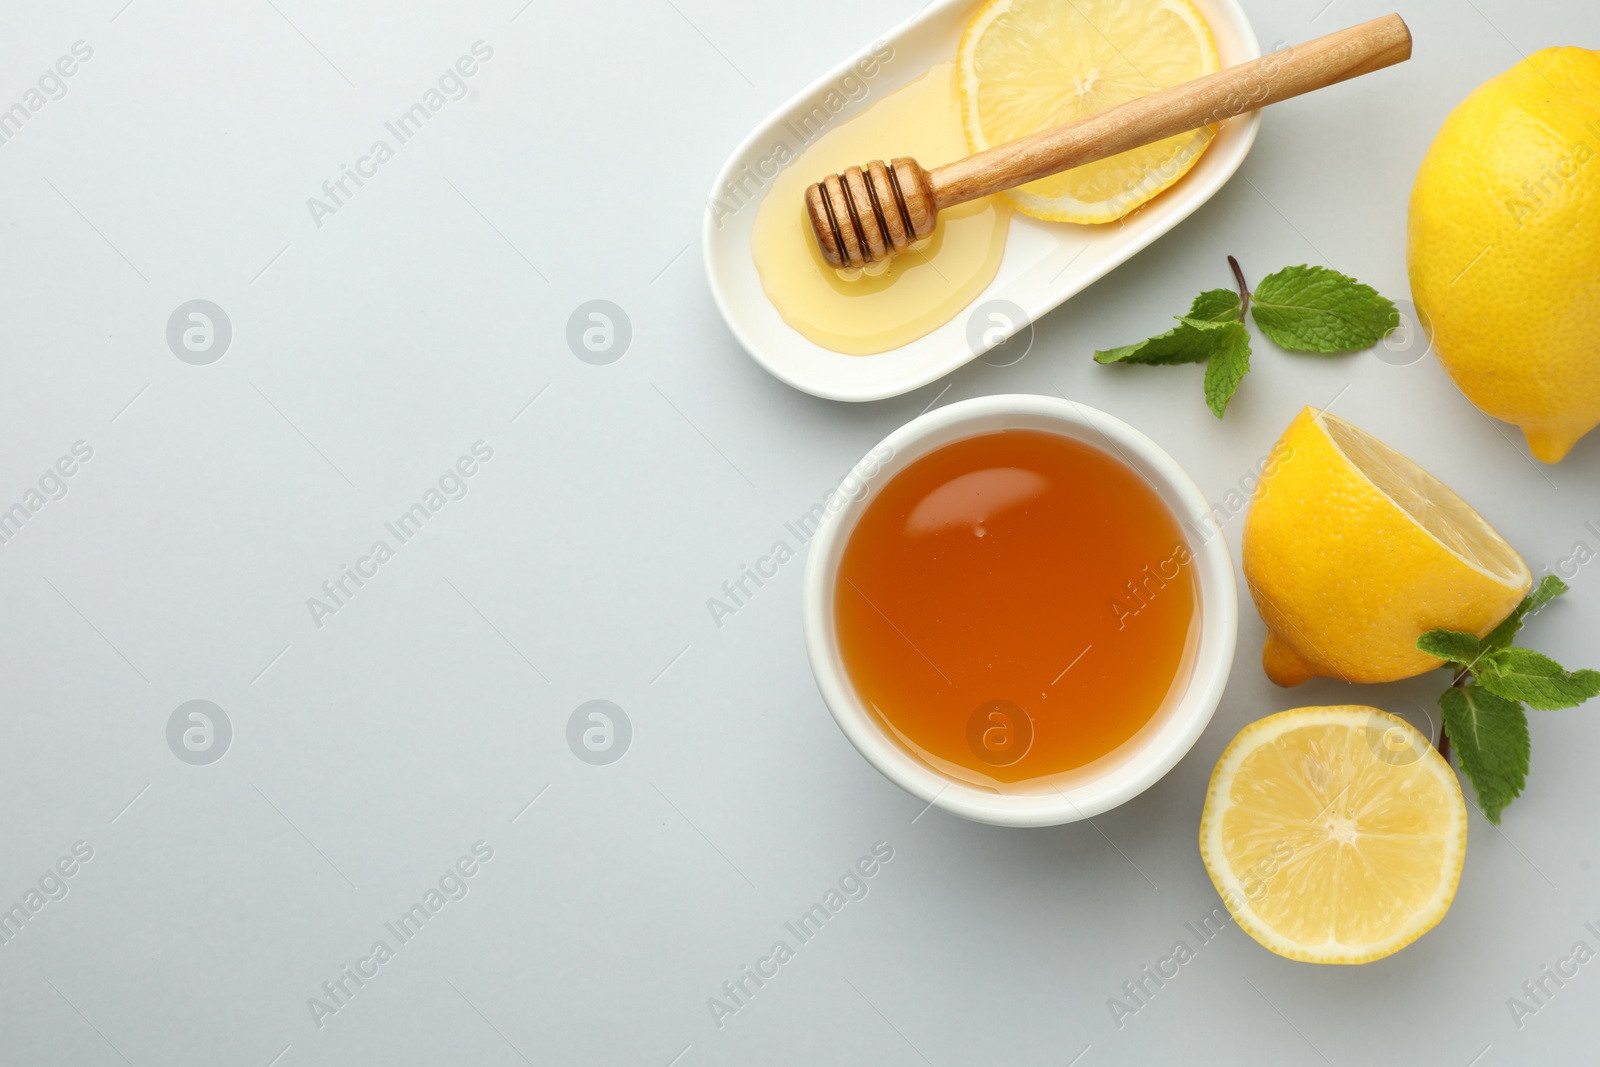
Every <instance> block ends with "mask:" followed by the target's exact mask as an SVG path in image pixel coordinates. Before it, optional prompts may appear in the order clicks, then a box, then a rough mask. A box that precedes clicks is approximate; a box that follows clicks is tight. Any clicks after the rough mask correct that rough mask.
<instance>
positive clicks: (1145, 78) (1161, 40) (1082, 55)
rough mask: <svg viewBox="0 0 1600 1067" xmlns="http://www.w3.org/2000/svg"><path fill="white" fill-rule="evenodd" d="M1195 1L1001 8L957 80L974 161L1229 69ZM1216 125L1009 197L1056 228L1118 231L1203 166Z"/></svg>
mask: <svg viewBox="0 0 1600 1067" xmlns="http://www.w3.org/2000/svg"><path fill="white" fill-rule="evenodd" d="M1218 65H1219V62H1218V59H1217V46H1216V42H1215V41H1214V40H1213V39H1212V37H1211V27H1210V26H1208V25H1206V20H1205V18H1204V17H1203V16H1202V15H1201V14H1200V12H1199V11H1198V10H1196V9H1195V6H1194V5H1193V4H1191V3H1190V2H1189V0H990V2H989V3H988V4H986V5H984V7H983V8H982V9H981V10H980V11H979V12H978V13H977V14H976V15H974V16H973V18H972V21H971V22H970V23H969V24H968V25H967V29H966V32H965V33H964V34H963V35H962V37H961V47H960V50H959V52H958V53H957V58H956V77H957V79H958V84H959V86H960V90H961V121H962V123H963V125H964V126H965V127H966V131H967V144H968V146H969V147H970V148H971V149H972V150H973V151H974V152H981V151H982V150H983V149H985V148H989V147H991V146H993V145H998V144H1005V143H1006V142H1007V141H1014V140H1016V139H1017V138H1019V137H1025V136H1027V135H1028V134H1030V133H1037V132H1038V131H1040V130H1044V129H1048V128H1049V127H1051V126H1059V125H1061V124H1062V123H1064V122H1072V121H1074V120H1076V119H1081V118H1083V117H1085V116H1087V115H1093V114H1094V113H1096V112H1098V111H1104V110H1105V109H1106V108H1109V107H1114V106H1116V105H1117V104H1121V103H1125V102H1127V101H1129V100H1132V99H1134V98H1135V97H1140V96H1145V95H1147V94H1149V93H1153V92H1155V91H1156V90H1158V89H1166V88H1168V87H1170V86H1173V85H1177V84H1179V83H1180V82H1186V81H1191V80H1193V79H1195V78H1199V77H1202V76H1203V75H1206V74H1210V73H1212V72H1214V71H1216V70H1217V68H1218ZM1215 134H1216V127H1215V126H1206V127H1202V128H1200V129H1198V130H1191V131H1189V132H1188V133H1182V134H1178V135H1177V136H1175V137H1168V138H1166V139H1165V140H1162V141H1157V142H1155V143H1154V144H1149V145H1145V146H1144V147H1143V148H1135V149H1132V150H1130V151H1127V152H1123V153H1121V154H1120V155H1115V156H1112V157H1110V158H1109V159H1103V160H1100V161H1099V162H1097V163H1088V164H1085V165H1084V166H1081V167H1076V168H1074V169H1072V170H1069V171H1066V172H1064V173H1062V174H1055V175H1052V176H1050V177H1048V178H1040V179H1039V180H1038V181H1033V182H1029V183H1028V184H1027V185H1024V186H1021V187H1019V188H1017V189H1013V190H1011V191H1010V192H1006V193H1002V194H1000V195H1002V196H1004V197H1005V198H1006V199H1008V200H1010V201H1011V202H1012V204H1014V205H1015V206H1016V207H1017V209H1018V210H1020V211H1022V212H1023V213H1024V214H1027V215H1032V216H1033V217H1034V218H1036V219H1049V220H1051V221H1055V222H1084V223H1103V222H1115V221H1116V220H1117V219H1119V218H1121V217H1122V216H1124V215H1126V214H1128V213H1129V212H1131V211H1133V210H1134V209H1136V208H1138V207H1139V206H1140V205H1141V204H1144V203H1145V202H1146V201H1148V200H1149V199H1150V198H1151V197H1153V196H1155V195H1156V194H1157V193H1159V192H1161V191H1162V190H1163V189H1165V188H1167V187H1168V186H1170V185H1171V184H1172V183H1173V182H1175V181H1177V180H1178V179H1179V178H1181V177H1183V175H1184V174H1185V173H1186V172H1187V171H1188V170H1189V168H1190V167H1192V166H1194V164H1195V161H1196V160H1198V159H1199V158H1200V154H1201V153H1202V152H1204V151H1205V149H1206V146H1207V145H1208V144H1210V143H1211V139H1212V137H1213V136H1215Z"/></svg>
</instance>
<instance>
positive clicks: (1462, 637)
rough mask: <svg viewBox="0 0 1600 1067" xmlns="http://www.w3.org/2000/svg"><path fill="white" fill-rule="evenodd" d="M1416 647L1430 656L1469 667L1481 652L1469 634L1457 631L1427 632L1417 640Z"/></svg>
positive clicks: (1479, 646)
mask: <svg viewBox="0 0 1600 1067" xmlns="http://www.w3.org/2000/svg"><path fill="white" fill-rule="evenodd" d="M1417 647H1418V648H1419V649H1421V650H1422V651H1424V652H1426V653H1427V654H1428V655H1430V656H1438V657H1439V658H1440V659H1443V660H1449V661H1450V662H1451V663H1459V664H1461V665H1462V666H1464V667H1465V666H1470V665H1471V663H1472V662H1473V661H1474V660H1476V659H1477V658H1478V655H1479V654H1480V653H1481V652H1482V651H1483V646H1482V645H1481V644H1479V642H1478V639H1477V638H1476V637H1473V636H1472V635H1471V634H1464V633H1462V632H1460V631H1459V630H1429V631H1428V632H1427V633H1425V634H1423V635H1422V636H1421V637H1419V638H1417Z"/></svg>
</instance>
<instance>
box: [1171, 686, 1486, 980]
mask: <svg viewBox="0 0 1600 1067" xmlns="http://www.w3.org/2000/svg"><path fill="white" fill-rule="evenodd" d="M1466 850H1467V806H1466V802H1465V801H1464V800H1463V799H1462V797H1461V786H1460V784H1459V783H1458V782H1457V781H1456V776H1455V772H1454V771H1452V770H1451V769H1450V765H1449V764H1448V763H1446V762H1445V761H1444V759H1443V758H1442V757H1441V756H1440V755H1439V753H1438V752H1437V751H1435V750H1434V747H1433V745H1432V744H1431V743H1430V742H1429V741H1428V739H1427V738H1426V737H1423V736H1422V734H1421V733H1419V732H1418V731H1417V730H1416V729H1415V728H1414V727H1412V726H1411V725H1410V724H1409V723H1407V722H1406V721H1405V720H1404V719H1401V718H1397V717H1396V716H1393V715H1390V714H1388V713H1387V712H1383V711H1379V710H1378V709H1377V708H1368V707H1359V706H1354V705H1345V706H1341V707H1325V708H1296V709H1294V710H1293V711H1285V712H1280V713H1279V714H1277V715H1270V716H1268V717H1267V718H1265V719H1262V720H1260V721H1259V722H1255V723H1252V724H1250V725H1249V726H1246V727H1245V728H1244V729H1243V730H1241V731H1239V735H1238V736H1237V737H1235V738H1234V739H1233V741H1232V742H1231V743H1229V745H1228V747H1227V749H1226V750H1224V751H1223V753H1222V758H1221V759H1220V760H1218V761H1217V768H1216V770H1215V771H1213V772H1212V774H1211V788H1210V791H1209V792H1208V793H1207V794H1206V806H1205V811H1204V813H1203V814H1202V815H1201V816H1200V858H1201V859H1202V860H1204V861H1205V865H1206V870H1207V871H1208V872H1210V874H1211V881H1212V883H1213V884H1214V885H1215V886H1216V887H1217V892H1218V893H1220V894H1222V901H1223V904H1225V905H1226V906H1227V909H1228V911H1229V912H1230V913H1232V915H1233V917H1234V919H1235V920H1237V921H1238V923H1239V926H1240V927H1241V928H1243V930H1244V931H1245V932H1246V933H1248V934H1249V935H1250V936H1251V937H1253V938H1255V939H1256V940H1257V941H1259V942H1260V943H1261V944H1262V945H1264V946H1266V947H1267V948H1268V949H1271V950H1272V951H1273V952H1276V953H1277V954H1278V955H1280V956H1287V957H1288V958H1289V959H1292V960H1304V961H1306V962H1308V963H1367V962H1370V961H1372V960H1376V959H1381V958H1383V957H1384V956H1387V955H1390V954H1391V953H1394V952H1398V951H1399V950H1400V949H1402V948H1404V947H1405V946H1407V945H1409V944H1411V942H1413V941H1415V940H1416V939H1417V938H1419V937H1421V936H1422V935H1423V934H1425V933H1427V932H1428V931H1429V930H1431V929H1433V927H1434V926H1435V925H1436V924H1437V923H1438V922H1439V920H1440V919H1442V918H1444V914H1445V912H1446V911H1448V910H1449V908H1450V902H1451V901H1452V900H1453V899H1454V898H1455V895H1456V885H1457V883H1458V882H1459V881H1460V880H1461V863H1462V860H1463V859H1464V858H1465V856H1466Z"/></svg>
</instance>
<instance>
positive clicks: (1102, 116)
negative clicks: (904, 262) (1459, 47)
mask: <svg viewBox="0 0 1600 1067" xmlns="http://www.w3.org/2000/svg"><path fill="white" fill-rule="evenodd" d="M1410 58H1411V31H1410V30H1408V29H1407V28H1406V24H1405V22H1404V21H1402V20H1401V18H1400V16H1399V15H1385V16H1383V17H1382V18H1377V19H1373V20H1372V21H1371V22H1363V23H1361V24H1360V25H1359V26H1351V27H1350V28H1348V29H1344V30H1339V31H1338V32H1337V33H1330V34H1328V35H1327V36H1325V37H1318V38H1317V39H1315V40H1313V41H1308V42H1306V43H1305V44H1302V45H1296V46H1293V47H1291V48H1288V49H1285V50H1284V51H1282V52H1274V53H1272V54H1271V55H1266V56H1262V57H1261V58H1260V59H1256V60H1252V61H1251V62H1249V63H1240V64H1238V65H1237V66H1233V67H1228V68H1227V69H1226V70H1219V71H1217V72H1216V73H1215V74H1208V75H1206V76H1205V77H1203V78H1196V79H1195V80H1194V81H1190V82H1184V83H1183V84H1181V85H1174V86H1172V87H1171V88H1170V89H1161V90H1159V91H1157V92H1154V93H1151V94H1149V95H1148V96H1141V97H1139V98H1137V99H1135V100H1129V101H1128V102H1126V103H1123V104H1118V105H1117V106H1116V107H1112V108H1107V109H1106V110H1105V111H1101V112H1098V113H1096V114H1093V115H1090V116H1088V117H1086V118H1082V119H1079V120H1078V121H1076V122H1069V123H1066V124H1064V125H1061V126H1053V127H1051V128H1050V129H1048V130H1041V131H1039V132H1038V133H1035V134H1030V135H1029V136H1027V137H1023V138H1020V139H1018V140H1015V141H1011V142H1009V143H1007V144H1002V145H996V146H994V147H993V148H988V149H985V150H984V151H982V152H979V153H977V154H975V155H970V156H967V157H966V158H965V159H958V160H956V161H955V162H953V163H946V164H945V165H944V166H942V167H935V168H934V169H933V170H931V171H929V170H924V169H923V168H922V167H921V165H919V164H918V163H917V161H916V160H914V159H910V158H908V157H905V156H902V157H900V158H898V159H894V160H891V161H890V162H889V163H888V165H887V166H886V165H885V164H884V162H883V161H882V160H874V161H873V162H871V163H868V164H867V165H866V166H865V167H850V168H848V169H847V170H845V171H844V172H843V173H842V174H830V175H828V176H827V177H826V178H824V179H823V180H822V181H820V182H817V183H815V184H813V185H811V186H809V187H808V188H807V189H806V215H807V216H808V217H809V218H810V219H811V231H812V233H813V234H814V235H815V237H816V239H817V245H818V247H820V248H821V249H822V258H823V259H825V260H827V261H828V263H829V265H831V266H833V267H855V268H859V267H862V266H865V265H866V264H869V263H878V262H881V261H883V260H886V259H888V258H889V257H890V256H892V255H894V254H895V253H896V252H903V251H905V249H907V248H908V247H910V245H911V243H912V242H913V241H917V240H921V239H922V238H924V237H927V236H928V235H929V234H931V233H933V226H934V222H935V220H936V219H937V218H938V215H939V212H940V211H942V210H944V209H945V208H947V207H954V206H955V205H957V204H964V203H966V202H967V201H969V200H977V199H978V198H979V197H984V196H988V195H989V194H991V193H998V192H1001V191H1003V190H1005V189H1014V188H1016V187H1017V186H1019V185H1024V184H1026V183H1028V182H1031V181H1033V180H1035V179H1037V178H1044V177H1048V176H1049V175H1051V174H1059V173H1060V172H1061V171H1064V170H1070V169H1071V168H1073V167H1080V166H1082V165H1084V164H1085V163H1093V162H1095V161H1096V160H1100V159H1105V158H1106V157H1108V156H1114V155H1116V154H1117V153H1119V152H1126V151H1128V150H1129V149H1133V148H1138V147H1140V146H1141V145H1147V144H1150V143H1151V142H1152V141H1159V140H1161V139H1162V138H1163V137H1172V136H1174V135H1176V134H1180V133H1184V132H1186V131H1188V130H1193V129H1198V128H1199V127H1201V126H1206V125H1209V124H1211V123H1213V122H1220V121H1222V120H1223V119H1226V118H1231V117H1233V116H1234V115H1238V114H1241V113H1243V112H1246V111H1254V110H1256V109H1258V108H1263V107H1266V106H1267V105H1268V104H1275V103H1277V102H1278V101H1280V100H1287V99H1289V98H1290V97H1292V96H1299V95H1300V94H1302V93H1308V92H1310V91H1311V90H1313V89H1321V88H1322V87H1323V86H1326V85H1334V84H1336V83H1338V82H1342V81H1345V80H1347V79H1349V78H1354V77H1357V76H1359V75H1362V74H1370V73H1372V72H1373V71H1375V70H1382V69H1383V68H1384V67H1388V66H1392V65H1394V64H1395V63H1400V62H1403V61H1404V60H1407V59H1410Z"/></svg>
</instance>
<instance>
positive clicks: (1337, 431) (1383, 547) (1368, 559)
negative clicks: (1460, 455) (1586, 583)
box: [1244, 408, 1533, 685]
mask: <svg viewBox="0 0 1600 1067" xmlns="http://www.w3.org/2000/svg"><path fill="white" fill-rule="evenodd" d="M1272 455H1273V456H1274V457H1276V459H1277V462H1275V463H1272V464H1269V465H1268V466H1267V468H1266V469H1265V470H1264V471H1263V473H1262V478H1261V485H1260V487H1259V488H1258V489H1257V490H1256V498H1255V502H1254V503H1253V504H1252V506H1251V508H1250V515H1249V517H1248V518H1247V519H1246V520H1245V525H1244V576H1245V582H1246V583H1247V584H1248V585H1249V587H1250V594H1251V596H1252V597H1253V598H1254V599H1255V602H1256V608H1257V609H1258V610H1259V611H1260V612H1261V618H1262V621H1263V622H1265V623H1266V625H1267V641H1266V645H1265V647H1264V648H1263V650H1262V665H1263V666H1264V668H1265V669H1266V672H1267V676H1268V677H1270V678H1271V679H1272V680H1273V681H1274V682H1276V683H1277V684H1279V685H1298V684H1299V683H1300V682H1303V681H1305V680H1306V679H1307V678H1310V677H1313V676H1324V677H1330V678H1342V679H1343V680H1345V681H1347V682H1392V681H1398V680H1399V679H1401V678H1410V677H1412V676H1414V675H1418V674H1421V673H1423V672H1424V671H1428V670H1432V669H1433V668H1435V667H1437V666H1439V665H1440V661H1439V660H1437V659H1435V658H1434V657H1432V656H1429V655H1427V654H1426V653H1424V652H1421V651H1419V650H1418V649H1417V638H1419V637H1421V636H1422V635H1423V634H1424V633H1426V632H1427V631H1429V630H1432V629H1434V628H1435V627H1443V628H1445V629H1447V630H1460V631H1463V632H1466V633H1472V634H1476V635H1478V636H1479V637H1481V636H1483V635H1484V634H1486V633H1488V632H1489V630H1490V629H1492V628H1493V627H1494V626H1495V624H1497V623H1498V622H1500V620H1502V619H1504V618H1505V617H1506V616H1507V615H1509V614H1510V613H1511V610H1512V609H1513V608H1515V607H1516V606H1517V604H1518V603H1519V602H1520V601H1521V600H1522V598H1523V596H1524V595H1525V594H1526V593H1527V592H1528V589H1529V588H1530V587H1531V586H1532V584H1533V575H1532V574H1531V573H1530V572H1529V571H1528V565H1527V564H1526V563H1524V562H1523V561H1522V557H1521V556H1519V555H1517V551H1516V549H1514V548H1512V547H1511V545H1510V544H1508V543H1507V542H1506V540H1505V538H1503V537H1501V536H1500V535H1499V534H1498V533H1496V532H1495V529H1494V527H1492V526H1490V525H1489V523H1488V522H1487V521H1486V520H1485V519H1484V518H1483V516H1481V515H1479V514H1478V513H1477V512H1476V511H1474V510H1473V509H1472V506H1471V505H1470V504H1468V503H1467V502H1466V501H1465V500H1462V499H1461V498H1460V497H1459V496H1457V495H1456V494H1455V493H1453V492H1451V490H1450V488H1449V487H1448V486H1446V485H1445V484H1444V483H1443V482H1441V481H1439V479H1437V478H1435V477H1434V476H1433V475H1431V474H1429V473H1428V472H1427V471H1425V470H1423V469H1422V468H1421V467H1420V466H1418V465H1417V464H1416V463H1413V462H1412V461H1411V460H1409V459H1407V458H1406V457H1405V456H1403V455H1401V454H1400V453H1399V452H1396V451H1395V450H1394V449H1392V448H1390V447H1389V446H1388V445H1386V444H1384V443H1383V442H1382V441H1380V440H1378V439H1377V438H1376V437H1373V436H1372V435H1371V434H1369V433H1367V432H1365V431H1364V430H1361V429H1358V428H1357V427H1355V426H1352V425H1350V424H1349V423H1348V422H1345V421H1344V420H1343V419H1339V418H1335V417H1334V416H1332V415H1328V414H1324V413H1322V412H1319V411H1317V410H1315V409H1314V408H1306V409H1305V410H1303V411H1301V412H1300V414H1299V415H1298V416H1296V418H1295V420H1294V421H1293V422H1291V423H1290V424H1289V428H1288V429H1287V430H1285V431H1284V434H1283V437H1282V438H1281V439H1279V441H1278V444H1277V445H1276V446H1275V447H1274V448H1273V450H1272Z"/></svg>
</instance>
